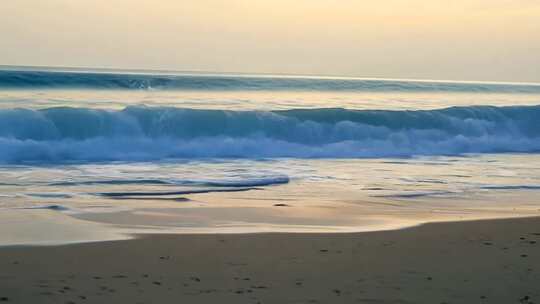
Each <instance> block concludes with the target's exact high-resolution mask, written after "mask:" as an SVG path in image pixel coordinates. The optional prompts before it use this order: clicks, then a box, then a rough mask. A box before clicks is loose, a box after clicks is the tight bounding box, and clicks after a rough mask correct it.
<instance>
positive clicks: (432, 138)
mask: <svg viewBox="0 0 540 304" xmlns="http://www.w3.org/2000/svg"><path fill="white" fill-rule="evenodd" d="M539 117H540V106H511V107H491V106H478V107H452V108H447V109H440V110H425V111H384V110H345V109H307V110H284V111H267V112H265V111H222V110H196V109H181V108H149V107H127V108H125V109H123V110H120V111H108V110H95V109H85V108H49V109H43V110H29V109H4V110H0V162H2V163H19V162H64V161H82V162H94V161H146V160H164V159H171V158H172V159H177V158H188V159H189V158H214V157H215V158H274V157H296V158H326V157H328V158H335V157H400V156H411V155H457V154H463V153H499V152H523V153H536V152H540V120H539V119H538V118H539Z"/></svg>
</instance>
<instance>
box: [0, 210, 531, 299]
mask: <svg viewBox="0 0 540 304" xmlns="http://www.w3.org/2000/svg"><path fill="white" fill-rule="evenodd" d="M0 302H1V303H32V304H34V303H133V304H136V303H505V304H507V303H540V219H538V218H530V219H511V220H493V221H476V222H455V223H437V224H427V225H423V226H420V227H415V228H409V229H404V230H398V231H386V232H369V233H359V234H244V235H151V236H144V237H141V238H138V239H134V240H127V241H112V242H101V243H87V244H74V245H65V246H51V247H4V248H0Z"/></svg>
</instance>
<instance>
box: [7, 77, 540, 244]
mask: <svg viewBox="0 0 540 304" xmlns="http://www.w3.org/2000/svg"><path fill="white" fill-rule="evenodd" d="M539 152H540V85H537V84H531V83H526V84H525V83H521V84H516V83H481V82H451V81H418V80H391V79H387V80H385V79H363V78H344V77H312V76H310V77H307V76H275V75H232V74H230V75H229V74H201V73H172V72H146V71H140V72H134V71H86V70H54V69H41V70H32V69H23V68H6V69H4V70H1V71H0V225H2V227H3V228H2V230H3V231H4V232H3V233H2V236H1V237H0V243H2V244H27V243H28V244H39V243H44V244H45V243H63V242H77V241H94V240H105V239H116V238H122V237H124V236H125V235H126V234H131V233H235V232H351V231H370V230H381V229H395V228H402V227H407V226H411V225H417V224H421V223H426V222H434V221H456V220H472V219H484V218H506V217H516V216H537V215H540V201H538V198H539V197H540V154H539Z"/></svg>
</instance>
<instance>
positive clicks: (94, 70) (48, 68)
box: [0, 64, 540, 86]
mask: <svg viewBox="0 0 540 304" xmlns="http://www.w3.org/2000/svg"><path fill="white" fill-rule="evenodd" d="M17 69H23V70H24V69H26V70H34V71H42V72H60V73H61V72H75V71H76V72H81V73H104V74H106V73H112V72H121V73H125V74H153V75H159V74H177V75H190V74H192V75H193V74H194V75H197V74H204V75H207V76H237V77H261V78H263V77H282V78H307V79H310V78H311V79H343V80H347V79H349V80H382V81H411V82H412V81H414V82H428V83H462V84H488V85H490V84H491V85H530V86H540V81H539V82H531V81H492V80H452V79H430V78H393V77H364V76H344V75H332V74H328V75H321V74H295V73H264V72H217V71H208V70H167V69H165V70H164V69H136V68H110V67H82V66H47V65H10V64H0V70H12V71H18V70H17Z"/></svg>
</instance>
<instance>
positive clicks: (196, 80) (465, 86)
mask: <svg viewBox="0 0 540 304" xmlns="http://www.w3.org/2000/svg"><path fill="white" fill-rule="evenodd" d="M0 88H11V89H32V88H39V89H76V88H78V89H80V88H87V89H120V90H221V91H227V90H248V91H249V90H289V91H290V90H304V91H305V90H309V91H311V90H315V91H367V92H370V91H377V92H396V91H397V92H408V91H411V92H415V91H422V92H424V91H443V92H509V93H540V85H533V84H519V85H516V84H496V83H495V84H493V83H491V84H490V83H459V82H441V81H409V80H378V79H354V78H312V77H303V78H302V77H279V76H275V77H272V76H265V77H256V76H234V75H204V74H201V75H167V74H164V75H152V74H120V73H90V72H56V71H55V72H52V71H28V70H27V71H6V70H3V71H2V70H0Z"/></svg>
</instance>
